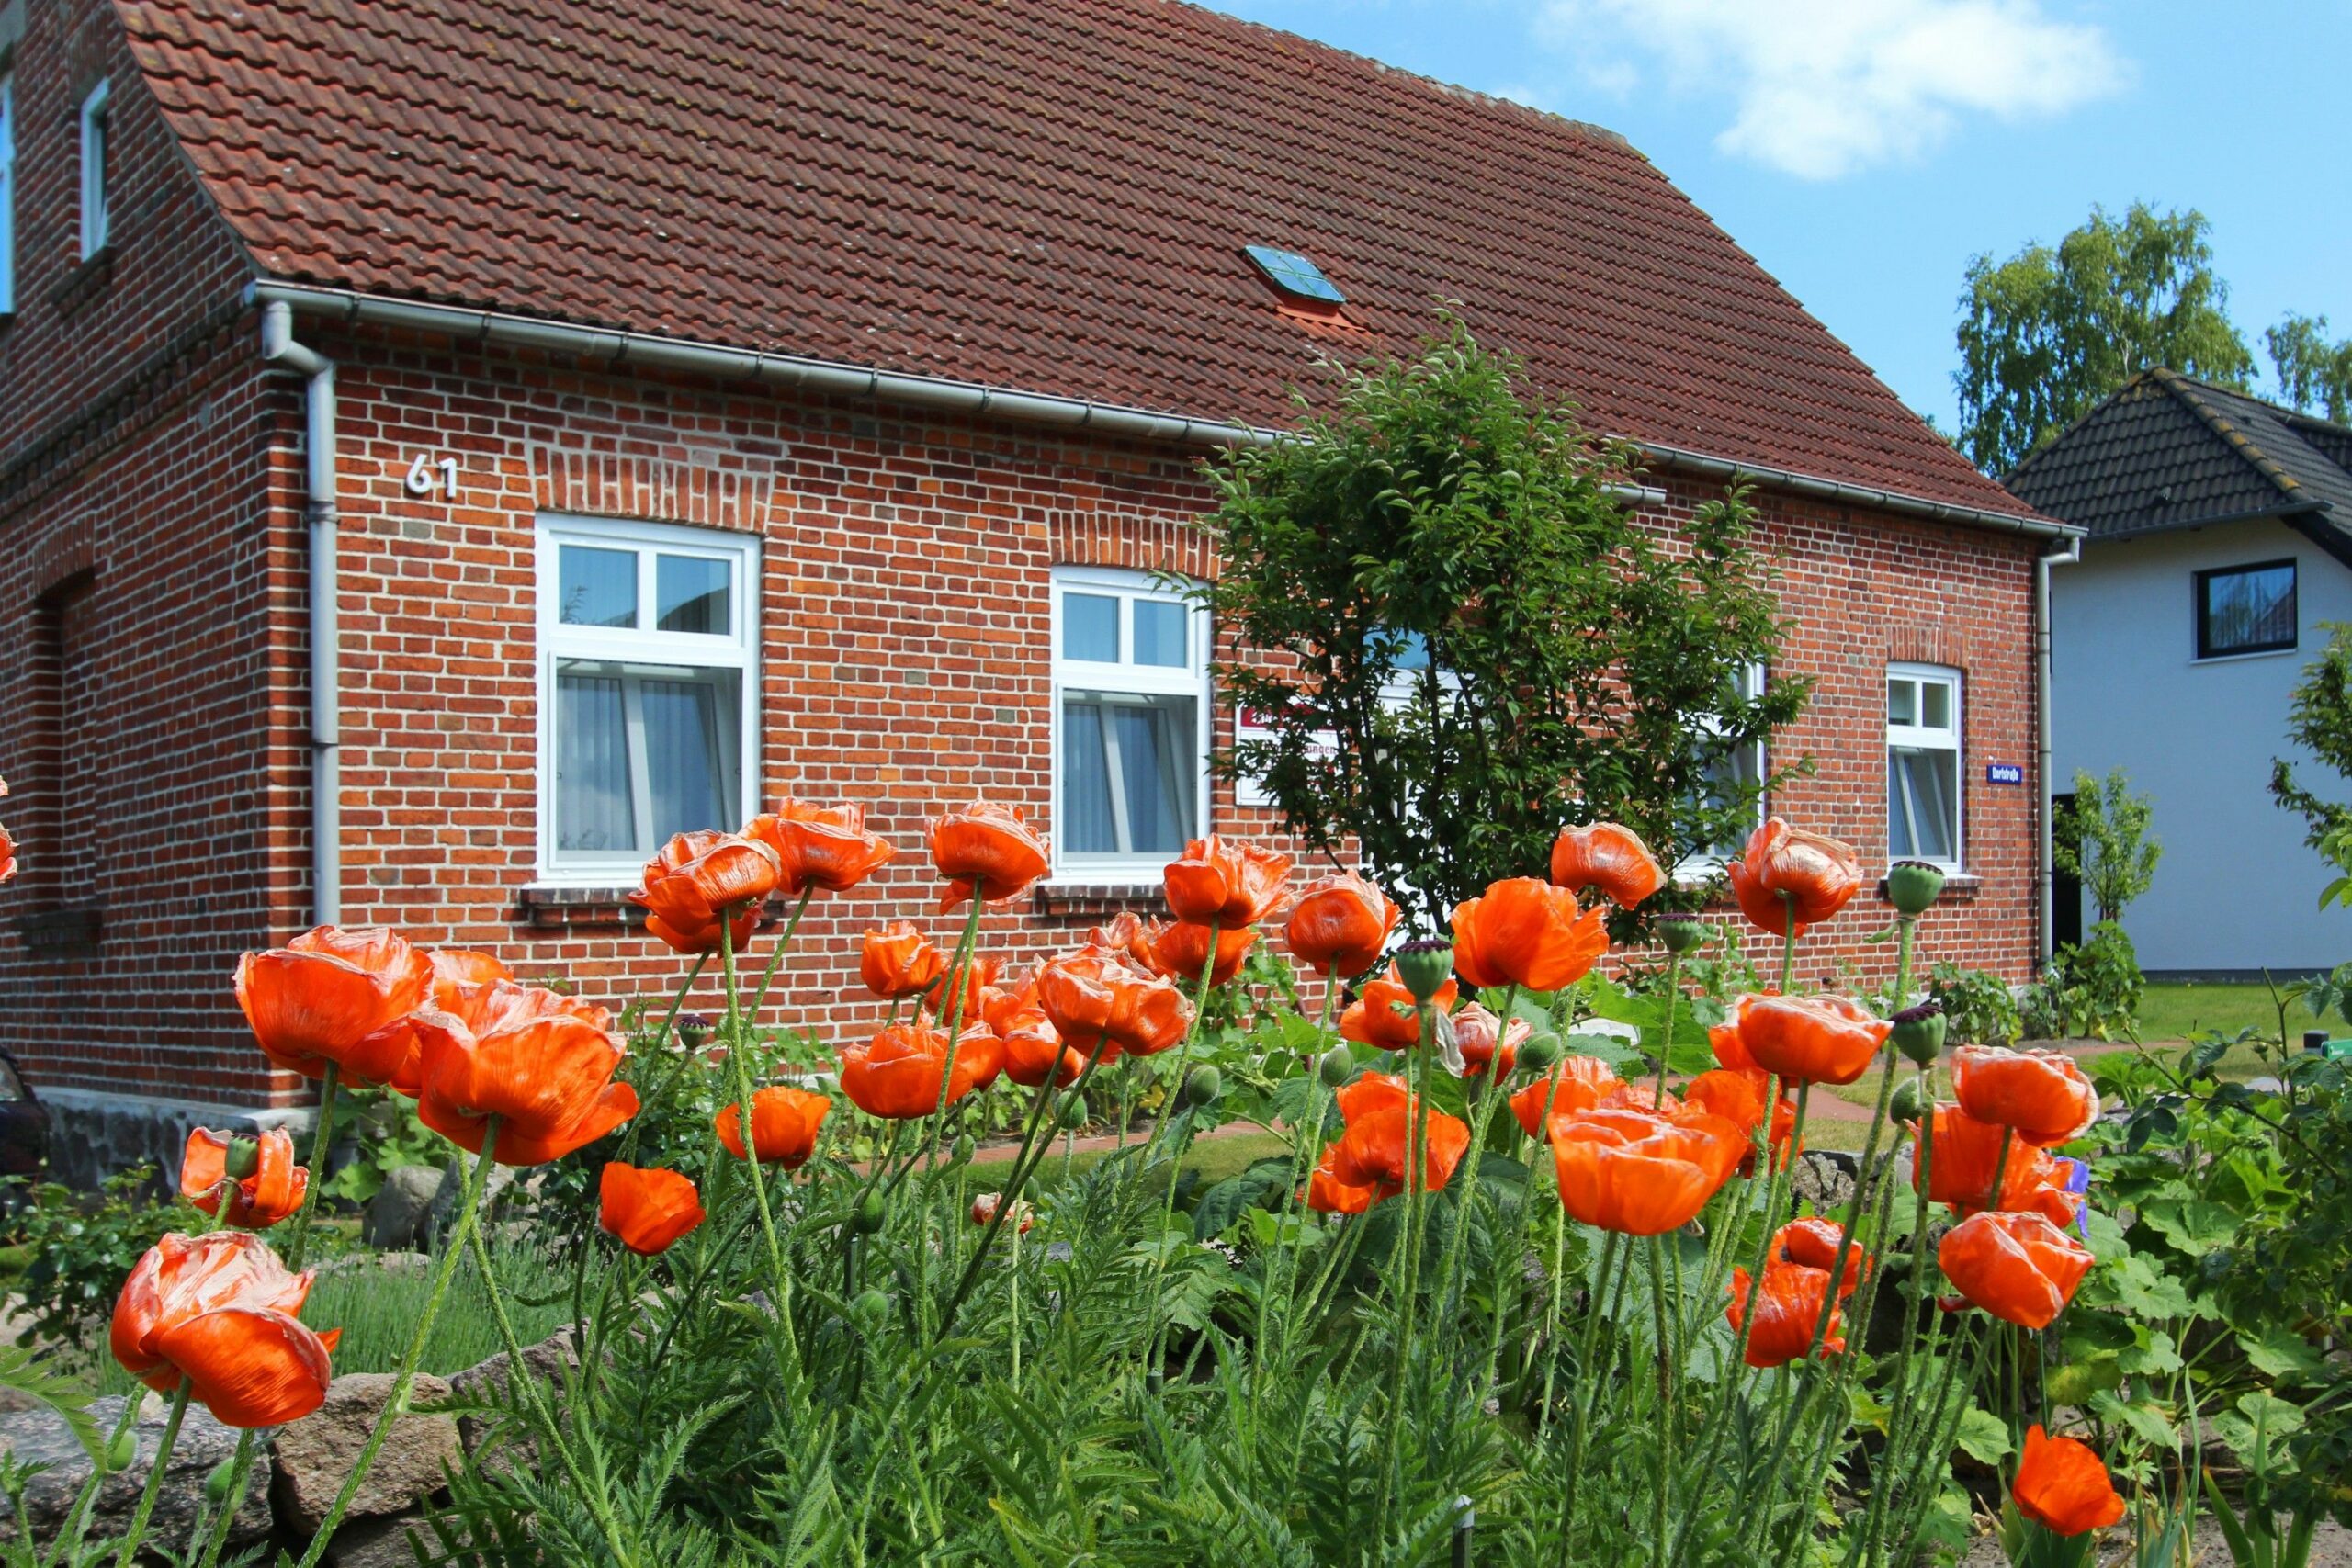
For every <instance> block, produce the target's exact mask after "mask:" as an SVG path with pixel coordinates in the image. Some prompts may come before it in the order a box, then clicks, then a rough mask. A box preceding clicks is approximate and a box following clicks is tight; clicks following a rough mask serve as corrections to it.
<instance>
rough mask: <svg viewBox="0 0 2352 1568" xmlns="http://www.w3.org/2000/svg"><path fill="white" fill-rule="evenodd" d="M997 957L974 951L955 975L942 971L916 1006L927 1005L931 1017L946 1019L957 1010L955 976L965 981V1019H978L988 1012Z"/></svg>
mask: <svg viewBox="0 0 2352 1568" xmlns="http://www.w3.org/2000/svg"><path fill="white" fill-rule="evenodd" d="M996 972H997V961H996V960H995V959H993V958H984V957H981V956H980V955H979V954H978V953H975V954H973V956H972V959H971V961H970V962H969V963H967V964H965V965H964V967H963V968H962V969H961V970H959V971H957V972H956V975H952V976H949V975H944V976H942V977H941V978H940V979H938V980H936V981H934V982H933V984H932V987H931V990H930V992H929V993H928V994H927V995H926V996H924V998H922V1001H920V1002H917V1003H916V1004H915V1005H916V1006H917V1007H919V1008H920V1007H929V1008H930V1009H931V1010H932V1014H933V1017H935V1018H937V1019H938V1020H939V1021H940V1022H942V1023H945V1022H946V1021H947V1020H948V1017H949V1015H950V1014H952V1013H953V1012H954V1011H955V1010H956V978H957V977H958V976H960V977H961V978H962V980H963V982H964V1021H965V1022H966V1023H977V1022H978V1021H980V1020H981V1019H982V1018H984V1017H986V1016H987V1013H988V999H989V991H990V990H991V989H992V988H993V987H994V986H995V984H996Z"/></svg>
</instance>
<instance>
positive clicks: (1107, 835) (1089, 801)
mask: <svg viewBox="0 0 2352 1568" xmlns="http://www.w3.org/2000/svg"><path fill="white" fill-rule="evenodd" d="M1062 818H1063V820H1062V847H1063V848H1064V849H1066V850H1069V851H1072V852H1076V853H1079V854H1115V853H1117V852H1118V849H1119V831H1118V824H1117V822H1116V820H1115V819H1114V818H1113V817H1112V815H1111V766H1110V759H1109V756H1108V755H1107V754H1106V753H1105V752H1104V750H1103V706H1102V705H1101V704H1100V703H1067V704H1065V705H1063V707H1062Z"/></svg>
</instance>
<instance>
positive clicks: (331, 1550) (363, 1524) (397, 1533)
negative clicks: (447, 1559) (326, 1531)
mask: <svg viewBox="0 0 2352 1568" xmlns="http://www.w3.org/2000/svg"><path fill="white" fill-rule="evenodd" d="M411 1536H414V1537H415V1538H416V1539H417V1540H420V1541H423V1542H424V1550H425V1552H426V1554H427V1555H428V1556H430V1555H431V1554H432V1552H433V1551H434V1549H435V1545H436V1542H435V1538H434V1535H433V1532H432V1531H430V1530H428V1529H425V1528H424V1526H423V1525H421V1524H419V1523H418V1522H417V1520H416V1517H415V1516H413V1515H407V1514H403V1515H398V1516H395V1517H391V1518H384V1519H356V1520H354V1521H352V1522H350V1523H348V1524H345V1525H344V1526H343V1527H342V1528H340V1529H337V1530H336V1531H335V1532H334V1542H333V1543H332V1544H330V1545H329V1546H328V1547H327V1555H326V1564H327V1568H416V1553H415V1552H414V1551H411V1550H410V1549H409V1544H408V1543H409V1538H410V1537H411Z"/></svg>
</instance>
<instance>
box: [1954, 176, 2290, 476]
mask: <svg viewBox="0 0 2352 1568" xmlns="http://www.w3.org/2000/svg"><path fill="white" fill-rule="evenodd" d="M2208 227H2209V226H2208V224H2207V222H2206V220H2205V215H2204V214H2203V213H2201V212H2198V211H2196V210H2194V209H2191V210H2190V211H2188V212H2164V213H2159V212H2156V211H2154V210H2153V209H2150V208H2149V207H2148V206H2147V205H2146V204H2145V203H2144V202H2135V203H2133V204H2132V206H2131V209H2130V210H2129V211H2127V212H2125V213H2124V214H2123V215H2122V216H2121V217H2120V218H2119V217H2116V216H2113V215H2112V214H2110V213H2109V212H2108V211H2107V210H2106V209H2104V208H2098V207H2094V208H2093V209H2091V216H2090V220H2089V221H2088V222H2086V223H2085V224H2084V225H2083V226H2082V227H2081V228H2079V229H2076V230H2075V231H2073V232H2072V233H2069V234H2068V235H2067V236H2066V237H2065V238H2064V239H2063V240H2060V241H2059V242H2058V243H2057V245H2056V246H2055V247H2052V246H2049V245H2041V244H2032V245H2028V246H2026V248H2025V249H2023V250H2021V251H2019V252H2018V254H2015V255H2013V256H2011V257H2009V259H2008V260H2007V261H2004V262H1998V263H1996V262H1995V261H1994V260H1993V258H1992V255H1991V254H1990V253H1986V254H1982V255H1979V256H1977V257H1975V258H1974V259H1973V261H1971V262H1970V263H1969V264H1968V275H1967V285H1968V287H1967V290H1966V292H1964V293H1963V294H1962V296H1961V299H1960V304H1961V310H1962V321H1961V323H1960V360H1961V367H1960V369H1959V370H1958V371H1957V372H1955V373H1954V375H1953V376H1952V385H1953V387H1954V388H1955V389H1957V390H1958V392H1959V394H1960V425H1961V428H1960V435H1959V440H1960V446H1961V449H1962V451H1964V452H1966V453H1967V454H1968V456H1969V458H1970V460H1971V461H1973V462H1974V463H1975V464H1976V466H1977V467H1979V468H1983V469H1985V471H1986V472H1987V473H1994V474H2006V473H2007V472H2008V471H2009V470H2010V469H2012V468H2016V467H2017V466H2018V463H2019V462H2021V461H2023V460H2024V458H2025V457H2027V456H2028V455H2029V454H2030V453H2031V452H2033V451H2034V450H2035V449H2036V448H2038V447H2040V446H2041V445H2042V444H2043V443H2045V442H2047V441H2049V440H2050V439H2051V438H2052V437H2053V436H2055V435H2056V434H2058V433H2059V432H2060V431H2062V430H2064V429H2065V428H2066V427H2067V426H2068V425H2070V424H2072V423H2074V422H2075V420H2077V419H2080V418H2081V417H2082V416H2083V415H2084V414H2086V413H2087V412H2090V410H2091V408H2092V406H2093V405H2094V404H2096V403H2097V402H2098V400H2100V399H2101V398H2104V397H2106V396H2107V395H2108V394H2109V393H2110V392H2112V391H2114V390H2115V389H2117V388H2118V387H2120V386H2121V385H2122V384H2123V383H2124V382H2125V381H2126V380H2127V379H2129V378H2131V376H2132V375H2133V374H2134V373H2135V372H2137V371H2141V370H2144V369H2146V368H2148V367H2150V366H2154V365H2165V366H2170V367H2172V368H2174V369H2176V370H2179V371H2182V372H2185V373H2186V374H2188V375H2191V376H2197V377H2200V378H2204V379H2206V380H2211V381H2218V382H2222V383H2223V384H2225V385H2229V386H2233V387H2234V386H2243V385H2245V381H2246V378H2247V377H2248V376H2249V375H2250V374H2251V373H2252V371H2253V369H2254V355H2253V354H2252V353H2251V352H2250V351H2249V350H2248V349H2247V347H2246V344H2245V339H2244V338H2243V337H2241V336H2240V335H2239V334H2238V330H2237V328H2236V327H2234V326H2233V325H2231V324H2230V318H2229V310H2228V306H2229V288H2228V286H2227V285H2226V284H2224V283H2223V282H2222V280H2221V279H2220V278H2218V277H2216V276H2214V275H2213V265H2212V263H2213V252H2212V247H2211V244H2210V243H2208V242H2207V231H2208Z"/></svg>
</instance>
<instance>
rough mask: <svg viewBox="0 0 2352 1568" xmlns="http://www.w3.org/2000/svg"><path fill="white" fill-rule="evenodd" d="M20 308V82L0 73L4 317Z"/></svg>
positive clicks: (0, 299)
mask: <svg viewBox="0 0 2352 1568" xmlns="http://www.w3.org/2000/svg"><path fill="white" fill-rule="evenodd" d="M16 309H17V84H16V79H15V78H14V77H12V76H9V75H7V74H6V73H0V316H6V315H9V314H12V313H14V311H15V310H16Z"/></svg>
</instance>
